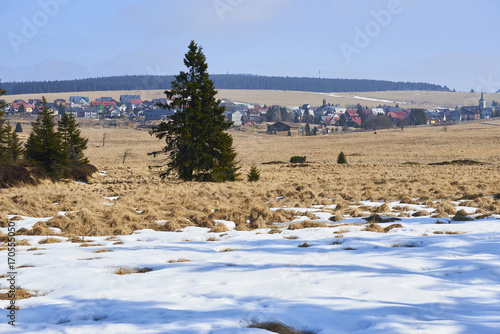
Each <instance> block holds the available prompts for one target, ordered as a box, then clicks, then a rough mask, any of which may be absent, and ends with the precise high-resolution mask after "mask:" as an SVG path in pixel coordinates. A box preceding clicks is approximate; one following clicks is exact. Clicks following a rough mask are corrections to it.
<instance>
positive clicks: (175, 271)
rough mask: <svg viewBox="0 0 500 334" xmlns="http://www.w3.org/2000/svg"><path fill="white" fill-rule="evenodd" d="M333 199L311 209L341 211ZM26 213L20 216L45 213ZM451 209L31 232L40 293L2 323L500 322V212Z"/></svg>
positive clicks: (21, 258) (462, 329)
mask: <svg viewBox="0 0 500 334" xmlns="http://www.w3.org/2000/svg"><path fill="white" fill-rule="evenodd" d="M364 204H367V203H364ZM322 209H323V210H324V208H322V207H321V206H317V207H314V208H311V210H310V211H312V212H314V214H315V215H316V216H317V217H318V221H324V222H328V220H327V218H328V217H329V216H330V214H328V213H325V212H323V211H322ZM304 211H305V210H302V212H304ZM428 211H432V209H430V210H428ZM468 211H469V212H474V209H472V208H469V209H468ZM298 215H299V216H300V213H298ZM10 217H12V216H10ZM24 218H25V219H24V220H21V221H17V222H16V228H21V227H27V228H29V227H30V226H32V225H33V224H34V223H35V222H36V221H39V220H40V219H35V218H28V217H24ZM305 218H306V217H301V218H298V220H301V219H305ZM437 221H438V219H436V218H430V217H429V216H427V217H425V216H424V217H412V218H403V219H402V220H401V221H398V222H396V223H400V224H402V225H403V228H396V229H392V230H391V231H389V232H388V233H375V232H368V231H362V230H363V228H364V226H363V225H364V223H365V221H364V220H363V219H361V218H349V217H346V220H345V221H342V222H341V223H346V222H348V223H357V222H359V223H363V224H362V225H346V226H338V227H330V228H307V229H300V230H288V229H287V228H286V226H282V227H281V229H282V233H275V234H268V232H269V231H270V229H262V230H255V231H249V232H243V231H233V230H232V231H229V232H226V233H209V230H208V229H206V228H198V227H189V228H185V229H183V230H182V231H181V232H157V231H152V230H140V231H136V232H134V233H133V234H132V235H127V236H116V237H111V238H109V237H85V241H86V242H87V243H88V244H90V246H88V247H80V245H81V243H73V242H70V241H68V238H63V237H55V238H57V239H60V240H61V242H60V243H45V244H38V242H39V241H40V240H43V239H45V237H44V236H18V237H17V240H18V241H19V240H22V239H26V240H28V241H29V243H30V244H31V245H30V246H17V256H16V260H17V265H18V266H21V268H18V269H17V277H16V279H17V281H16V283H17V286H18V287H20V288H23V289H25V290H27V291H29V292H31V293H33V294H35V295H36V296H35V297H31V298H28V299H23V300H19V301H17V305H18V306H19V307H20V309H19V310H18V311H17V313H16V326H15V327H12V326H10V325H8V324H7V322H8V318H7V314H8V310H6V309H5V307H7V306H8V305H9V301H8V300H1V301H0V303H1V304H0V306H1V310H0V319H2V321H1V324H0V332H1V333H176V334H177V333H214V334H226V333H227V334H229V333H266V331H265V330H262V329H255V328H247V326H248V325H249V324H252V323H255V322H268V321H278V322H282V323H284V324H286V325H288V326H291V327H293V328H296V329H298V330H307V331H311V332H316V333H322V334H323V333H324V334H326V333H384V334H385V333H499V332H500V258H499V254H500V247H499V242H500V216H491V217H488V218H484V219H479V220H474V221H464V222H455V221H451V220H450V219H443V218H441V219H439V221H440V222H441V223H442V222H445V223H446V224H436V222H437ZM227 225H229V226H230V227H233V226H234V225H233V224H231V223H227ZM388 225H390V223H381V224H380V226H382V227H385V226H388ZM0 230H2V231H3V232H4V233H5V232H6V229H5V228H3V229H0ZM447 231H448V233H454V232H461V233H462V234H446V232H447ZM435 232H437V233H439V234H435ZM441 233H442V234H441ZM340 235H342V236H343V237H341V238H339V237H338V236H340ZM211 237H213V238H214V239H216V240H217V241H207V240H208V239H209V238H211ZM304 243H307V244H308V245H309V246H310V247H299V245H303V244H304ZM34 247H37V248H38V249H37V250H29V249H32V248H34ZM0 254H1V255H2V256H1V258H2V259H3V260H2V261H3V264H2V265H1V266H0V268H1V270H0V275H3V274H6V272H7V271H8V270H7V259H6V257H7V255H6V251H5V250H3V251H1V252H0ZM119 268H122V271H123V270H126V269H143V270H141V271H145V272H142V273H141V272H138V273H131V274H126V275H117V274H115V272H117V270H119ZM145 268H148V269H151V270H150V271H147V270H148V269H145ZM144 269H145V270H144ZM0 282H1V284H0V289H2V290H0V292H6V289H7V288H8V285H7V282H6V279H2V280H1V281H0Z"/></svg>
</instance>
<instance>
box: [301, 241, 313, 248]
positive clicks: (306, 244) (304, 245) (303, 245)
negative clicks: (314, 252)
mask: <svg viewBox="0 0 500 334" xmlns="http://www.w3.org/2000/svg"><path fill="white" fill-rule="evenodd" d="M299 247H302V248H307V247H311V246H309V244H308V243H307V242H304V243H303V244H300V245H299Z"/></svg>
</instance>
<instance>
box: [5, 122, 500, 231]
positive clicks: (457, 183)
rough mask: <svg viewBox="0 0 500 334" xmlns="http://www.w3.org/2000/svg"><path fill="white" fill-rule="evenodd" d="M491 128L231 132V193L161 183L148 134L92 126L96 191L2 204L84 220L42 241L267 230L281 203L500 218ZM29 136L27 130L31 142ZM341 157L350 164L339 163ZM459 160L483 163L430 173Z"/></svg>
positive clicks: (9, 193) (11, 192) (21, 196)
mask: <svg viewBox="0 0 500 334" xmlns="http://www.w3.org/2000/svg"><path fill="white" fill-rule="evenodd" d="M487 123H488V124H484V123H482V122H474V123H462V124H457V125H449V126H447V127H446V128H444V127H442V126H436V127H418V128H415V127H407V128H405V129H404V131H401V130H400V129H392V130H380V131H377V133H376V134H375V133H373V132H359V133H347V134H335V135H329V136H314V137H302V136H292V137H288V136H280V135H276V136H275V135H266V134H264V133H263V132H264V130H265V126H261V127H244V128H237V129H232V130H231V131H230V132H231V134H232V135H233V138H234V144H235V148H236V151H237V153H238V159H239V161H240V166H241V174H242V177H241V178H242V180H241V181H237V182H232V183H224V184H211V183H184V182H179V181H177V180H175V179H167V180H161V179H160V178H159V177H158V176H157V175H156V174H155V173H153V172H152V171H151V170H150V169H149V168H148V166H151V165H155V163H157V162H155V161H154V159H153V158H152V157H150V156H148V155H147V153H148V152H151V151H154V150H157V149H158V148H161V147H162V145H163V143H162V142H159V141H158V140H156V139H155V138H153V137H151V136H150V135H149V134H148V132H147V131H144V130H135V129H128V128H99V127H86V128H84V129H83V130H82V133H83V135H84V136H86V137H88V138H89V147H88V150H87V155H88V157H89V158H90V161H91V163H93V164H94V165H96V166H97V167H98V168H99V170H101V171H104V172H105V173H101V174H102V175H96V176H95V177H94V178H93V179H92V181H91V182H90V183H89V184H79V183H74V182H69V183H51V182H44V183H43V184H41V185H39V186H37V187H33V186H26V187H23V188H17V189H3V190H2V192H0V205H1V207H2V212H4V213H7V212H8V213H9V214H16V215H25V216H32V217H33V216H36V217H40V216H44V217H51V216H54V215H56V214H57V212H59V211H74V212H77V213H76V214H74V216H73V217H69V218H68V217H66V218H65V219H60V221H56V222H54V223H53V224H52V225H50V224H49V225H46V224H45V223H39V224H40V225H41V226H40V229H39V230H37V233H42V234H44V233H48V232H49V230H48V229H47V227H49V226H59V228H61V230H63V232H64V233H65V234H67V235H89V234H90V235H93V234H97V235H109V234H128V233H131V232H132V231H134V230H136V229H140V228H145V227H150V228H160V226H157V225H156V224H155V222H156V221H159V220H169V222H170V223H169V224H171V225H168V224H167V226H165V225H162V226H161V228H166V229H172V230H175V229H176V227H179V226H186V225H198V226H204V225H206V226H213V221H214V219H226V220H232V221H234V222H235V223H237V225H238V224H239V225H240V226H247V225H246V224H245V225H241V224H243V223H244V222H246V221H247V220H249V221H251V222H252V223H253V225H252V226H253V227H259V226H265V225H267V224H270V223H272V222H279V221H283V220H286V219H289V218H290V217H289V215H286V213H276V212H271V211H270V210H269V209H270V208H271V207H273V206H276V205H277V203H278V202H279V203H280V205H284V206H288V207H309V206H311V205H315V204H340V205H345V204H347V203H353V202H357V201H362V200H375V201H382V202H387V201H390V200H405V201H407V202H426V203H427V205H431V203H430V201H433V200H443V201H445V202H441V203H446V201H450V200H459V199H466V200H470V201H472V203H473V204H474V205H475V206H476V207H479V208H481V210H483V211H484V212H485V213H495V212H496V213H499V212H500V203H499V201H498V200H495V199H494V198H493V197H492V196H494V195H497V194H500V179H499V177H498V176H499V175H500V173H499V171H500V170H499V169H500V154H499V153H500V146H499V145H500V126H499V125H500V122H499V121H496V120H495V121H491V120H490V121H488V122H487ZM445 130H446V131H445ZM28 132H29V127H27V126H26V127H25V132H24V138H26V134H27V133H28ZM103 139H104V145H103ZM340 151H343V152H344V153H345V154H346V156H347V160H348V164H347V165H338V164H337V163H336V159H337V155H338V154H339V152H340ZM125 155H126V157H125ZM294 155H300V156H306V157H307V163H306V164H305V165H302V166H297V165H292V164H290V163H289V162H288V161H289V159H290V157H291V156H294ZM124 157H125V159H124ZM124 160H125V161H124ZM453 160H474V161H475V164H447V165H429V164H430V163H441V162H446V161H453ZM269 162H274V163H271V164H269ZM252 165H255V166H257V168H258V169H259V171H260V173H261V179H260V181H258V182H255V183H250V182H247V181H246V174H247V173H248V171H249V170H250V167H251V166H252ZM109 196H118V198H119V200H117V201H116V202H114V206H109V205H103V204H102V203H103V198H104V197H109ZM56 203H57V204H56ZM442 205H443V206H446V205H445V204H442ZM200 208H203V209H200ZM445 209H446V208H445V207H443V208H442V210H438V212H443V210H445ZM346 210H347V208H346ZM242 228H243V227H242Z"/></svg>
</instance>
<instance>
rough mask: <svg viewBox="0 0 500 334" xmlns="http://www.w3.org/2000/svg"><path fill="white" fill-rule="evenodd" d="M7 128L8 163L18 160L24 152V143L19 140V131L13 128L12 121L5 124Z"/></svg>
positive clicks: (6, 160)
mask: <svg viewBox="0 0 500 334" xmlns="http://www.w3.org/2000/svg"><path fill="white" fill-rule="evenodd" d="M5 129H6V134H7V135H6V140H5V143H6V149H7V150H6V153H7V154H6V157H5V158H6V159H5V162H7V163H15V162H18V161H19V160H20V159H21V157H22V156H23V153H24V149H23V145H22V144H21V141H20V140H19V137H18V135H17V133H16V132H15V131H14V130H13V129H12V126H11V125H10V122H7V124H6V125H5Z"/></svg>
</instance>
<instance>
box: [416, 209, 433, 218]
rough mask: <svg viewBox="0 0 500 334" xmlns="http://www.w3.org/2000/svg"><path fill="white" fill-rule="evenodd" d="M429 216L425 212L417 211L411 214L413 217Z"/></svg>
mask: <svg viewBox="0 0 500 334" xmlns="http://www.w3.org/2000/svg"><path fill="white" fill-rule="evenodd" d="M430 215H431V214H430V213H429V211H427V210H419V211H417V212H415V213H414V214H413V217H424V216H430Z"/></svg>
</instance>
